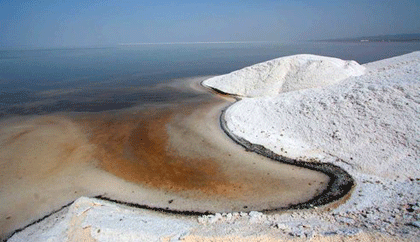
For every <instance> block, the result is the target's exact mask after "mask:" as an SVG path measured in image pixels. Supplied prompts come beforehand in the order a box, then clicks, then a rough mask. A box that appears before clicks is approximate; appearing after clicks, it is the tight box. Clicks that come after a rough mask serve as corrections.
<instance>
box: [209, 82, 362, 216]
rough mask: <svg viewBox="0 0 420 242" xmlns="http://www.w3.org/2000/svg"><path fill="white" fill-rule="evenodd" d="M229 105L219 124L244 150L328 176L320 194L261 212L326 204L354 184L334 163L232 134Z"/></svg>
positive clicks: (343, 194) (348, 190)
mask: <svg viewBox="0 0 420 242" xmlns="http://www.w3.org/2000/svg"><path fill="white" fill-rule="evenodd" d="M213 90H214V91H215V92H217V90H215V89H213ZM222 95H225V94H223V93H222ZM234 104H235V103H233V104H231V105H234ZM231 105H229V106H228V107H226V108H225V109H224V110H222V113H221V115H220V126H221V128H222V130H223V131H224V132H225V134H226V135H227V136H229V137H230V138H231V139H232V140H233V141H235V142H236V143H237V144H239V145H241V146H242V147H244V148H245V150H246V151H252V152H255V153H257V154H259V155H262V156H264V157H267V158H270V159H272V160H275V161H278V162H281V163H285V164H289V165H294V166H298V167H303V168H307V169H310V170H315V171H319V172H322V173H324V174H326V175H327V176H328V177H329V178H330V181H329V183H328V186H327V188H326V189H325V190H324V191H323V192H322V193H321V194H319V195H317V196H316V197H314V198H312V199H310V200H309V201H306V202H303V203H299V204H295V205H291V206H289V207H287V208H278V209H270V210H263V211H261V212H270V211H277V210H288V209H307V208H313V207H315V206H321V205H326V204H328V203H331V202H334V201H337V200H339V199H341V198H343V197H345V196H346V195H347V194H348V193H349V192H350V191H351V190H352V188H353V187H354V186H355V181H354V179H353V178H352V177H351V176H350V174H349V173H348V172H346V171H345V170H344V169H342V168H340V167H338V166H336V165H333V164H331V163H321V162H307V161H302V160H294V159H291V158H288V157H284V156H281V155H278V154H276V153H274V152H273V151H271V150H269V149H267V148H265V147H264V146H262V145H258V144H252V143H251V142H249V141H247V140H246V139H244V138H241V137H238V136H236V135H234V134H233V133H232V132H231V131H230V130H229V128H228V127H227V124H226V119H225V118H224V116H225V113H226V110H227V109H228V108H229V107H230V106H231Z"/></svg>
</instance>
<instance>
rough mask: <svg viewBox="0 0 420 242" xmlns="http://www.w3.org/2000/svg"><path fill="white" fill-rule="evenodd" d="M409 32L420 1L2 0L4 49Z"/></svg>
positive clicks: (415, 27) (416, 22)
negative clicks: (177, 0)
mask: <svg viewBox="0 0 420 242" xmlns="http://www.w3.org/2000/svg"><path fill="white" fill-rule="evenodd" d="M403 33H404V34H405V33H420V0H398V1H397V0H335V1H334V0H331V1H327V0H320V1H316V0H300V1H289V0H284V1H282V0H277V1H274V0H259V1H250V0H223V1H219V0H211V1H210V0H200V1H198V0H195V1H190V0H185V1H179V2H176V1H166V0H153V1H141V0H82V1H80V0H55V1H52V0H43V1H38V0H30V1H23V0H0V48H1V47H6V48H7V47H82V46H112V45H117V44H120V43H162V42H223V41H278V42H291V41H300V40H314V39H332V38H348V37H362V36H373V35H386V34H403Z"/></svg>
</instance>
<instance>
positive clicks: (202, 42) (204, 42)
mask: <svg viewBox="0 0 420 242" xmlns="http://www.w3.org/2000/svg"><path fill="white" fill-rule="evenodd" d="M270 42H277V41H195V42H156V43H152V42H150V43H149V42H139V43H118V45H188V44H252V43H270Z"/></svg>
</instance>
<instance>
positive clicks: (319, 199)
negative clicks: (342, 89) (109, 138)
mask: <svg viewBox="0 0 420 242" xmlns="http://www.w3.org/2000/svg"><path fill="white" fill-rule="evenodd" d="M205 90H207V91H208V90H209V89H207V88H206V89H205ZM229 106H230V105H228V106H225V107H223V109H222V110H220V109H219V110H218V114H217V116H215V121H216V120H218V121H219V124H217V123H216V122H215V124H214V125H215V126H219V127H221V128H222V130H223V131H224V132H225V133H226V134H227V138H230V140H233V141H235V142H236V143H239V144H240V145H242V146H243V147H245V148H247V150H252V151H254V152H255V153H257V154H258V155H263V156H265V157H268V158H270V159H272V160H277V161H283V163H286V164H290V165H295V166H300V167H303V168H309V167H308V166H307V165H306V166H305V165H297V164H296V162H295V161H293V160H291V161H290V162H285V161H284V160H279V159H277V158H275V157H276V156H275V154H274V153H273V154H271V155H267V154H264V153H263V152H261V150H263V148H264V147H258V148H256V147H257V146H255V145H252V144H251V143H249V142H248V144H247V142H246V141H245V140H243V141H239V139H238V138H237V137H233V136H232V135H231V134H230V133H229V132H228V131H227V129H226V128H225V127H224V126H225V122H224V119H223V117H224V113H225V110H226V109H227V108H228V107H229ZM216 117H217V118H216ZM222 134H223V132H220V135H222ZM258 150H259V151H258ZM266 153H267V152H266ZM312 170H316V171H321V172H323V170H320V169H312ZM323 173H324V174H325V172H323ZM327 175H328V176H329V177H330V181H329V184H328V186H327V188H326V189H325V190H324V191H322V193H321V194H320V195H318V196H316V197H315V198H312V199H310V200H309V201H306V202H303V203H297V204H292V205H287V206H281V207H273V208H269V209H261V210H259V209H255V211H261V212H270V211H271V212H274V211H284V210H289V209H304V208H312V207H313V206H320V205H323V204H326V203H329V202H331V201H335V200H338V199H339V198H341V197H342V196H344V195H345V194H346V193H347V192H348V191H349V190H350V189H351V187H352V185H353V183H351V184H350V186H348V184H347V187H349V189H347V190H346V189H344V190H343V189H342V190H340V189H338V190H339V192H338V193H337V192H336V193H335V194H334V195H335V196H334V197H333V199H330V196H331V194H332V193H331V192H329V193H327V194H326V192H325V191H331V190H333V189H331V187H335V186H334V184H336V183H334V184H331V181H333V180H334V181H336V180H337V179H331V177H332V176H331V175H330V174H327ZM342 184H345V183H342ZM347 187H346V188H347ZM94 198H97V199H101V200H105V201H110V202H115V203H118V204H122V205H126V206H130V207H136V208H142V209H147V210H151V211H157V212H162V213H168V214H178V215H184V216H202V215H209V214H213V213H214V212H209V211H194V210H182V209H181V210H178V209H170V208H168V207H162V206H150V205H147V204H140V203H135V202H130V201H123V200H121V199H118V198H113V197H110V196H106V195H99V196H94ZM72 203H73V202H71V203H68V204H66V205H65V206H64V207H67V206H69V205H70V204H72ZM64 207H61V208H60V209H58V210H54V211H53V212H51V213H49V214H47V215H45V216H44V217H42V218H40V219H37V220H35V221H34V222H32V223H30V224H28V225H26V226H24V227H21V228H19V229H17V230H15V231H13V232H12V233H11V235H10V236H13V235H14V234H15V233H17V232H19V231H22V230H24V229H25V228H27V227H29V226H31V225H33V224H36V223H38V222H41V221H43V220H44V219H47V218H48V217H49V216H51V215H53V214H55V213H56V212H58V211H61V210H62V208H64ZM244 208H245V207H244ZM238 211H239V210H238ZM10 236H9V237H8V238H10Z"/></svg>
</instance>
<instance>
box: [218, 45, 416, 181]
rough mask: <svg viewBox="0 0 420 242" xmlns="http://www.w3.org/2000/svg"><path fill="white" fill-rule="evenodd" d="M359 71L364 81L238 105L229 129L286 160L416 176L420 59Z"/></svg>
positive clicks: (356, 79)
mask: <svg viewBox="0 0 420 242" xmlns="http://www.w3.org/2000/svg"><path fill="white" fill-rule="evenodd" d="M364 67H366V73H365V74H364V75H362V76H358V77H351V78H348V79H346V80H344V81H342V82H340V83H338V84H335V85H330V86H326V87H324V88H314V89H305V90H301V91H295V92H288V93H283V94H280V95H277V96H274V97H262V98H250V99H244V100H241V101H239V102H237V103H235V104H234V105H232V106H231V107H230V108H228V110H227V111H226V115H225V119H226V122H227V127H228V129H229V130H230V131H231V132H232V133H233V134H235V135H237V136H239V137H242V138H244V139H246V140H248V141H249V142H251V143H255V144H260V145H263V146H265V147H266V148H268V149H270V150H272V151H274V152H275V153H278V154H281V155H284V156H287V157H292V158H299V157H300V158H303V159H307V160H310V159H311V158H316V159H318V160H320V161H326V160H328V161H330V162H331V161H332V162H336V164H338V165H345V164H347V166H350V167H351V168H353V169H352V170H353V171H357V172H361V173H365V174H372V175H377V176H381V177H384V178H385V177H386V178H393V179H394V178H398V177H400V178H403V177H412V178H416V177H420V165H419V164H420V52H414V53H411V54H407V55H403V56H399V57H395V58H391V59H386V60H382V61H378V62H373V63H370V64H366V65H365V66H364ZM312 74H313V75H315V72H314V73H312ZM321 75H324V72H323V71H322V70H321ZM245 82H247V80H245V81H244V83H245ZM302 82H303V83H306V82H308V80H302ZM229 85H230V82H229V83H228V84H227V86H229ZM261 86H262V87H265V86H266V84H265V83H264V82H262V83H261ZM256 90H261V88H259V87H256ZM250 93H252V91H250ZM352 173H353V172H352Z"/></svg>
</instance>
